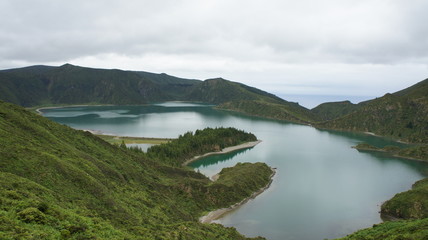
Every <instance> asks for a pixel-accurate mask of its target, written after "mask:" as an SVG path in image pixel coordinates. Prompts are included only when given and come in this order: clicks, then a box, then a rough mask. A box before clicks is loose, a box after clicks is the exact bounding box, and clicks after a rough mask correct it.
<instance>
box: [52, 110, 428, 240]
mask: <svg viewBox="0 0 428 240" xmlns="http://www.w3.org/2000/svg"><path fill="white" fill-rule="evenodd" d="M43 113H44V116H46V117H48V118H50V119H51V120H54V121H56V122H59V123H62V124H66V125H69V126H71V127H73V128H76V129H88V130H98V131H102V132H104V133H108V134H116V135H124V136H140V137H167V138H175V137H177V136H178V135H180V134H183V133H185V132H187V131H194V130H196V129H203V128H205V127H235V128H238V129H243V130H245V131H249V132H252V133H254V134H255V135H256V136H257V137H258V138H259V139H261V140H262V142H261V143H260V144H258V145H257V146H255V147H254V148H251V149H246V150H240V151H237V152H234V153H229V154H225V155H214V156H210V157H207V158H204V159H202V160H199V161H197V162H194V163H192V165H191V166H192V167H194V168H195V169H196V170H197V171H200V172H202V173H203V174H205V175H207V176H212V175H214V174H216V173H218V172H219V171H220V170H221V169H222V168H224V167H229V166H233V165H235V164H236V163H237V162H266V163H267V164H268V165H270V166H272V167H275V168H277V174H276V175H275V177H274V180H273V183H272V185H271V187H270V188H269V189H268V190H267V191H266V192H264V193H263V194H261V195H259V196H258V197H257V198H255V199H253V200H250V201H249V202H248V203H246V204H245V205H243V206H241V207H240V208H238V209H237V210H235V211H233V212H232V213H230V214H227V215H226V216H224V217H223V218H221V219H219V220H218V221H217V222H219V223H221V224H223V225H225V226H232V227H235V228H237V229H238V231H239V232H241V233H242V234H244V235H246V236H259V235H260V236H264V237H266V238H268V239H272V240H276V239H278V240H280V239H281V240H283V239H284V240H293V239H296V240H297V239H298V240H305V239H308V240H312V239H325V238H337V237H342V236H346V235H347V234H350V233H352V232H354V231H356V230H358V229H361V228H366V227H370V226H372V225H373V224H376V223H379V222H381V221H382V220H381V218H380V215H379V213H378V212H379V210H380V205H381V204H382V202H384V201H386V200H388V199H389V198H391V197H393V196H394V195H395V194H396V193H398V192H402V191H405V190H408V189H410V188H411V185H412V184H413V183H414V182H415V181H417V180H419V179H422V178H424V177H426V176H427V175H428V164H426V163H422V162H417V161H410V160H404V159H398V158H393V157H388V156H386V155H384V154H382V153H367V152H359V151H357V150H355V149H353V148H351V146H354V145H356V144H358V143H360V142H367V143H370V144H372V145H375V146H378V147H383V146H385V145H397V144H398V143H395V142H393V141H391V140H388V139H385V138H379V137H374V136H369V135H364V134H357V133H347V132H337V131H325V130H322V131H321V130H317V129H315V128H313V127H310V126H304V125H298V124H293V123H287V122H280V121H273V120H266V119H261V118H255V117H248V116H244V115H240V114H235V113H230V112H225V111H217V110H215V109H213V108H212V106H210V105H200V104H190V103H174V102H173V103H162V104H154V105H146V106H91V107H70V108H60V109H45V110H43ZM398 145H399V144H398Z"/></svg>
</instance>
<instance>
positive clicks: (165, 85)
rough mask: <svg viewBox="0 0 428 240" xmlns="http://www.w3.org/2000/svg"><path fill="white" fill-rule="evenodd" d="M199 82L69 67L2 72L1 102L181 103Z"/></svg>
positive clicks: (0, 83)
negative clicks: (170, 101) (175, 101)
mask: <svg viewBox="0 0 428 240" xmlns="http://www.w3.org/2000/svg"><path fill="white" fill-rule="evenodd" d="M198 82H199V81H196V80H187V79H180V78H176V77H172V76H168V75H166V74H154V73H146V72H134V71H122V70H116V69H112V70H107V69H94V68H85V67H79V66H73V65H70V64H65V65H63V66H60V67H48V66H33V67H27V68H19V69H10V70H3V71H0V99H1V100H4V101H8V102H12V103H15V104H19V105H22V106H35V105H43V104H88V103H100V104H142V103H147V102H156V101H168V100H181V98H182V97H183V96H184V95H185V94H186V93H187V90H186V89H188V88H190V87H191V86H193V85H194V84H196V83H198Z"/></svg>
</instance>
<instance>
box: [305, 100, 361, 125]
mask: <svg viewBox="0 0 428 240" xmlns="http://www.w3.org/2000/svg"><path fill="white" fill-rule="evenodd" d="M359 107H360V106H359V105H357V104H353V103H351V102H350V101H343V102H328V103H322V104H320V105H318V106H316V107H315V108H313V109H311V112H312V113H313V114H314V115H316V116H317V119H318V120H321V121H328V120H333V119H336V118H338V117H342V116H345V115H347V114H349V113H351V112H353V111H355V110H357V109H358V108H359Z"/></svg>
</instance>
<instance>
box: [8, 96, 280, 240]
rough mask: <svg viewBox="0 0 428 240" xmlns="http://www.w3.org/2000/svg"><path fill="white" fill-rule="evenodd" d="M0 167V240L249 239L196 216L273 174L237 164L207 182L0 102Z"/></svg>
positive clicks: (264, 167) (262, 166)
mask: <svg viewBox="0 0 428 240" xmlns="http://www.w3.org/2000/svg"><path fill="white" fill-rule="evenodd" d="M208 131H209V132H216V130H208ZM220 131H221V130H220ZM203 132H204V131H203V130H201V131H200V132H199V133H198V134H195V135H199V134H202V135H203ZM172 142H174V140H173V141H172ZM0 169H1V171H0V186H1V188H0V203H1V204H0V206H1V208H0V239H246V238H245V237H244V236H242V235H241V234H239V233H238V232H237V231H236V230H235V229H234V228H226V227H223V226H221V225H218V224H201V223H199V222H198V219H199V217H200V216H202V215H203V214H204V213H206V212H208V211H212V210H215V209H218V208H223V207H228V206H230V205H232V204H234V203H236V202H239V201H241V200H243V199H245V198H247V197H248V196H249V195H250V193H252V192H254V191H257V190H259V189H260V186H264V185H267V184H268V183H269V180H270V179H269V176H270V175H271V173H272V172H271V169H270V168H269V167H268V166H267V165H266V164H263V163H258V164H239V165H237V166H236V167H233V168H231V169H228V170H227V173H224V174H222V176H220V178H219V180H218V181H217V182H212V181H210V180H209V179H208V178H207V177H206V176H204V175H202V174H200V173H196V172H194V171H192V170H190V169H187V168H183V167H171V166H168V165H165V164H164V163H163V162H160V161H158V160H156V159H152V158H150V157H149V156H147V155H146V154H144V153H142V152H139V151H130V150H129V149H127V148H124V147H118V146H115V145H112V144H109V143H107V142H105V141H104V140H102V139H100V138H98V137H96V136H94V135H92V134H91V133H88V132H84V131H78V130H74V129H71V128H69V127H67V126H63V125H60V124H57V123H54V122H52V121H50V120H48V119H46V118H43V117H41V116H38V115H37V114H34V113H31V112H28V111H26V110H24V109H23V108H21V107H18V106H16V105H13V104H9V103H4V102H0ZM232 176H233V177H232Z"/></svg>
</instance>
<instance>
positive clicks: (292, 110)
mask: <svg viewBox="0 0 428 240" xmlns="http://www.w3.org/2000/svg"><path fill="white" fill-rule="evenodd" d="M217 109H222V110H229V111H234V112H241V113H244V114H248V115H252V116H258V117H263V118H270V119H276V120H285V121H290V122H297V123H304V124H308V123H311V122H313V121H315V120H314V119H316V116H315V115H314V114H312V113H311V112H310V111H309V110H308V109H306V108H304V107H302V106H300V105H299V104H297V103H293V102H287V101H282V102H276V101H269V100H266V99H261V100H240V101H232V102H226V103H223V104H220V105H219V106H217Z"/></svg>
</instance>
